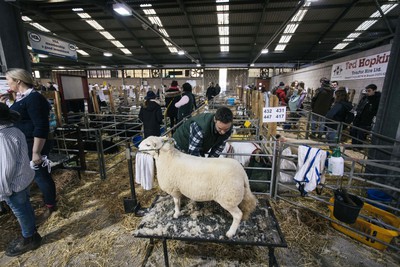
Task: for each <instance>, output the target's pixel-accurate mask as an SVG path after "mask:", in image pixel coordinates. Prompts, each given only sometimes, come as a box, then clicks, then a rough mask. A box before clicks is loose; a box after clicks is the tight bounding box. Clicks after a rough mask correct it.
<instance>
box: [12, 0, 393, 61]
mask: <svg viewBox="0 0 400 267" xmlns="http://www.w3.org/2000/svg"><path fill="white" fill-rule="evenodd" d="M125 2H126V3H127V4H128V5H130V7H131V8H132V10H133V12H134V13H136V14H134V16H130V17H120V16H118V15H116V14H114V13H113V11H112V4H113V1H111V0H107V1H77V0H75V1H50V0H37V1H28V0H20V1H19V5H20V6H21V11H22V15H26V16H29V17H31V18H32V19H33V20H34V21H36V22H38V23H40V24H41V25H43V26H44V27H46V28H48V29H49V30H50V31H51V32H52V33H54V34H57V35H58V36H59V37H60V38H62V37H64V38H67V39H68V40H70V41H71V42H74V41H75V42H79V43H80V48H82V49H84V50H88V51H87V52H89V54H91V55H98V56H91V57H90V59H87V58H85V59H86V60H90V61H91V62H98V64H99V65H103V63H104V60H108V61H107V63H109V61H110V60H109V59H104V57H103V56H102V55H101V53H99V50H101V49H105V50H112V51H113V53H119V54H121V55H123V54H122V52H121V51H119V49H117V48H116V47H115V46H114V45H113V44H111V43H110V42H109V41H107V40H106V39H105V38H104V37H103V36H102V35H101V34H99V33H98V32H96V30H94V29H93V28H92V27H90V26H89V25H88V24H87V23H86V22H85V21H84V20H83V19H81V18H79V17H78V16H77V14H76V13H75V12H73V11H72V8H73V7H82V8H83V9H84V12H87V13H88V14H89V15H90V16H91V17H92V18H93V19H95V20H96V21H97V22H98V23H99V24H100V25H102V26H103V27H104V28H105V30H106V31H109V32H110V33H111V34H112V35H113V36H114V37H115V38H116V39H117V40H119V41H120V42H121V43H122V44H123V45H124V46H125V47H126V48H128V49H129V50H131V51H132V53H133V55H132V57H135V56H137V57H138V59H139V58H140V60H142V61H144V62H151V63H152V64H154V61H156V63H157V64H159V65H164V64H177V63H183V64H188V63H191V62H192V60H193V59H196V60H202V62H201V63H203V64H205V65H207V63H225V62H231V63H232V62H233V63H237V64H243V63H249V62H252V61H253V60H256V63H261V64H263V63H265V64H272V63H288V62H293V63H294V64H299V62H301V64H303V63H304V64H308V63H309V62H314V61H316V60H319V59H320V58H325V57H326V56H331V55H333V54H335V53H333V52H332V48H333V47H334V46H335V45H336V44H338V43H340V42H341V41H342V39H343V38H345V37H346V36H347V35H348V34H350V33H351V32H353V31H354V30H355V28H356V27H358V26H359V25H360V24H361V23H362V22H363V21H364V20H366V19H367V18H368V17H369V16H370V15H371V14H372V13H373V12H375V11H376V10H377V6H376V2H375V1H370V0H359V1H349V0H320V1H316V2H312V3H311V5H310V6H309V7H308V11H307V13H306V15H305V16H304V19H303V21H302V22H301V23H300V25H299V26H298V28H297V29H296V31H295V32H294V33H293V36H292V38H291V40H290V42H289V44H288V45H287V47H286V49H285V51H284V52H281V53H275V52H274V51H273V49H274V47H275V46H276V44H277V43H278V41H279V39H280V37H281V35H282V31H283V29H284V28H285V23H287V22H288V21H289V20H290V19H291V15H293V14H294V12H295V11H296V7H297V6H298V3H299V2H300V1H297V0H270V1H265V0H252V1H247V0H234V1H233V0H231V1H230V2H229V12H228V13H229V22H230V26H229V28H230V29H229V48H230V49H229V52H228V53H221V52H220V47H219V45H220V43H219V34H218V27H219V25H218V20H217V8H216V3H215V1H212V0H181V1H172V0H149V1H146V3H150V4H152V8H153V9H154V10H155V11H156V13H157V15H158V16H159V18H160V20H161V21H162V24H163V25H164V27H165V30H166V31H167V33H168V35H169V38H170V41H172V42H173V43H174V44H176V45H178V46H181V47H179V48H182V49H184V50H185V51H187V52H188V56H187V57H185V56H180V57H177V56H176V55H172V54H171V53H170V52H169V50H168V48H167V47H166V46H165V44H164V42H163V41H162V36H160V33H157V29H156V28H155V27H154V26H152V25H151V24H150V22H149V20H148V18H147V17H146V15H145V14H144V12H143V10H142V8H141V7H140V4H142V3H143V1H140V0H126V1H125ZM378 3H379V4H380V5H383V4H387V3H392V2H389V1H388V0H380V1H378ZM399 15H400V7H399V6H397V7H396V8H395V9H394V10H392V11H391V12H390V13H389V14H387V15H386V19H387V21H388V23H385V22H384V20H383V19H380V20H379V21H378V22H377V23H376V24H375V25H374V26H372V27H371V28H370V29H368V30H367V32H366V33H364V34H362V35H361V36H360V37H359V39H356V41H355V44H350V45H349V46H348V47H349V48H351V47H357V43H358V42H362V43H369V46H368V48H371V46H374V45H381V44H382V43H385V42H386V43H388V42H390V40H391V38H392V35H391V33H392V32H394V31H395V26H396V24H397V20H398V18H399ZM24 25H25V26H26V28H27V29H28V28H29V29H32V27H31V26H29V24H28V23H25V24H24ZM388 25H390V26H388ZM389 27H390V28H389ZM379 38H381V39H383V40H379V42H378V41H377V39H379ZM85 45H86V47H85ZM266 45H268V48H269V49H270V53H269V54H268V56H264V55H263V56H260V57H257V56H258V54H259V53H260V51H261V49H262V48H264V47H265V46H266ZM96 48H97V49H96ZM93 49H94V51H96V52H91V50H93ZM359 49H365V48H363V47H360V48H359ZM330 59H331V58H330ZM46 60H47V59H43V61H42V62H46ZM59 60H62V59H59ZM112 62H113V64H115V65H119V66H120V65H124V64H128V65H129V64H132V62H130V61H129V60H125V59H124V58H123V57H115V58H113V59H112ZM68 64H70V65H72V64H74V65H76V64H80V62H79V60H78V62H65V64H63V65H66V66H68ZM85 64H87V63H82V66H85ZM38 66H40V65H38ZM46 66H47V65H46Z"/></svg>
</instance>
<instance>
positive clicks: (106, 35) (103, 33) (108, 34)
mask: <svg viewBox="0 0 400 267" xmlns="http://www.w3.org/2000/svg"><path fill="white" fill-rule="evenodd" d="M100 34H101V35H103V36H104V37H106V39H107V40H114V39H115V38H114V36H112V34H111V33H109V32H108V31H101V32H100Z"/></svg>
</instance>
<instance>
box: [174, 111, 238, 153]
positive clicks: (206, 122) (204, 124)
mask: <svg viewBox="0 0 400 267" xmlns="http://www.w3.org/2000/svg"><path fill="white" fill-rule="evenodd" d="M214 116H215V114H213V113H203V114H199V115H197V116H194V117H191V118H189V119H187V120H186V121H185V122H184V123H183V124H182V125H181V126H179V127H178V129H176V131H175V133H174V135H173V138H174V139H175V142H176V144H177V146H178V148H179V149H181V150H183V151H184V152H186V153H187V152H188V149H189V136H190V125H191V124H192V123H193V122H196V123H197V124H198V125H199V127H200V128H201V131H202V133H203V144H202V149H201V154H202V155H204V154H205V153H207V152H208V151H209V150H210V149H211V148H213V149H217V148H218V147H219V146H221V145H222V144H223V143H224V141H225V140H227V139H228V138H229V136H230V135H231V131H228V132H226V133H225V134H224V135H220V134H218V133H217V132H216V130H215V123H214Z"/></svg>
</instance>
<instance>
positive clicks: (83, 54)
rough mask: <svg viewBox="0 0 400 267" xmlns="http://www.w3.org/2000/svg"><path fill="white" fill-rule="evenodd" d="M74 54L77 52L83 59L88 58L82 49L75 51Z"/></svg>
mask: <svg viewBox="0 0 400 267" xmlns="http://www.w3.org/2000/svg"><path fill="white" fill-rule="evenodd" d="M76 52H78V53H79V54H81V55H82V56H85V57H87V56H89V54H88V53H86V52H85V51H83V50H82V49H77V50H76Z"/></svg>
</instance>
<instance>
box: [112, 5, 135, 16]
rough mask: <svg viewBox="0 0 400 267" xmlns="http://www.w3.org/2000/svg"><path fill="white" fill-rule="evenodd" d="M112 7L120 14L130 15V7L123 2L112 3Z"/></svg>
mask: <svg viewBox="0 0 400 267" xmlns="http://www.w3.org/2000/svg"><path fill="white" fill-rule="evenodd" d="M113 9H114V11H115V12H117V13H118V14H120V15H121V16H132V10H131V8H130V7H129V6H127V5H126V4H124V3H117V4H113Z"/></svg>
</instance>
